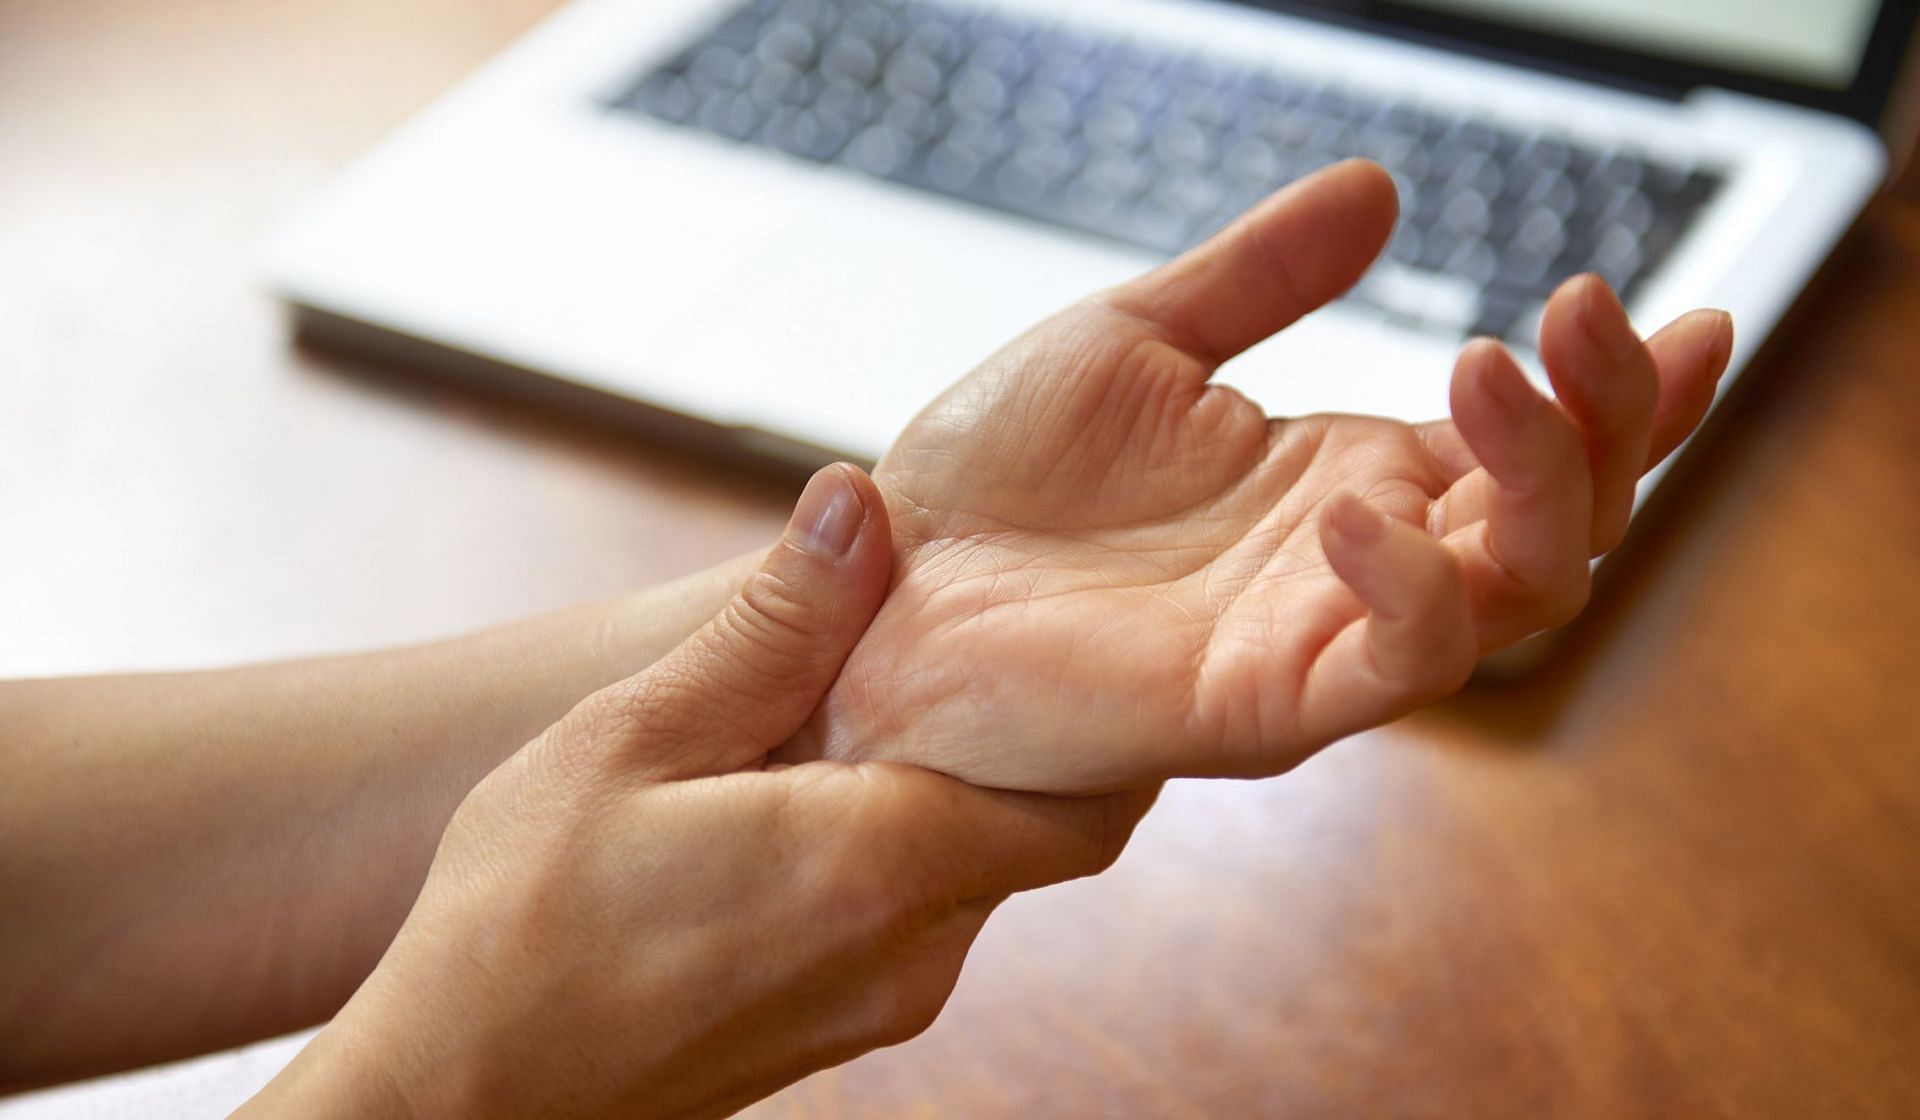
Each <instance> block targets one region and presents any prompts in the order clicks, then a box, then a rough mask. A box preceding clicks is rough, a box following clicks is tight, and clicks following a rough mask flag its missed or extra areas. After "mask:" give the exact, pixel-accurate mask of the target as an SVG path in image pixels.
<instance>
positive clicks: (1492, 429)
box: [783, 161, 1732, 793]
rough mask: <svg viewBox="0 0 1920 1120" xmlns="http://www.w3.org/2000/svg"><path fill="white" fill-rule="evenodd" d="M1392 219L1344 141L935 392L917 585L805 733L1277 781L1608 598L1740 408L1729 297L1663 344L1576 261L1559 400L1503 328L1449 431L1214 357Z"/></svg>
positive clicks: (843, 741) (1051, 787) (903, 466)
mask: <svg viewBox="0 0 1920 1120" xmlns="http://www.w3.org/2000/svg"><path fill="white" fill-rule="evenodd" d="M1394 219H1395V199H1394V192H1393V187H1392V183H1391V180H1390V179H1389V177H1388V176H1387V174H1386V173H1385V172H1384V171H1382V170H1381V169H1380V168H1379V167H1378V166H1377V165H1374V164H1371V163H1367V162H1364V161H1354V162H1350V163H1346V164H1341V165H1338V166H1336V167H1333V168H1330V169H1328V170H1326V171H1324V172H1322V173H1320V174H1319V175H1316V176H1314V177H1312V178H1310V179H1308V180H1305V181H1303V182H1301V183H1299V184H1297V185H1295V186H1293V187H1291V188H1289V189H1287V190H1285V191H1282V192H1281V193H1280V194H1278V195H1276V196H1274V197H1273V198H1271V199H1269V200H1268V201H1267V202H1266V203H1265V204H1263V205H1262V206H1260V207H1258V208H1257V209H1255V210H1254V211H1253V212H1251V213H1249V214H1248V215H1246V216H1245V217H1243V218H1242V219H1241V220H1240V221H1239V222H1238V223H1236V224H1235V225H1234V226H1232V227H1230V228H1229V229H1227V230H1226V231H1224V232H1223V233H1221V234H1220V235H1219V236H1218V237H1216V238H1214V239H1213V240H1212V241H1210V242H1209V243H1207V244H1206V245H1203V246H1201V247H1200V248H1198V249H1196V250H1194V251H1193V252H1191V253H1188V254H1187V255H1185V256H1183V257H1181V258H1179V259H1178V260H1175V261H1173V262H1172V263H1170V264H1168V265H1167V266H1165V267H1164V268H1161V269H1159V270H1156V271H1154V272H1152V273H1149V274H1147V275H1145V276H1143V277H1141V278H1140V279H1138V280H1135V281H1133V282H1131V283H1128V284H1124V285H1122V286H1120V287H1118V288H1116V289H1113V290H1111V291H1108V292H1105V293H1102V294H1100V295H1098V296H1095V297H1093V298H1092V299H1089V300H1087V301H1085V302H1083V303H1080V304H1078V305H1076V306H1074V307H1071V308H1068V309H1067V310H1066V311H1064V312H1062V313H1060V314H1059V315H1056V316H1054V317H1053V318H1051V319H1049V320H1047V321H1046V322H1044V323H1042V324H1040V325H1039V326H1038V327H1036V328H1034V329H1033V330H1032V331H1030V332H1029V333H1028V334H1027V335H1026V336H1025V337H1023V338H1021V339H1019V340H1018V341H1016V342H1014V343H1013V344H1012V345H1011V346H1009V347H1008V348H1006V349H1005V350H1003V351H1001V352H1000V353H999V354H997V355H996V356H994V357H993V358H991V359H989V360H988V361H987V363H986V364H985V365H984V366H982V367H981V368H980V369H978V370H976V371H975V372H974V373H973V374H972V375H971V376H969V377H968V378H966V379H965V380H963V381H962V382H960V383H959V384H958V385H956V386H955V387H954V388H953V389H952V390H951V391H949V392H948V393H947V394H946V395H944V396H943V397H941V398H940V399H939V400H937V401H936V402H934V403H933V404H932V405H931V406H930V407H929V408H928V409H927V410H926V411H924V412H922V413H921V414H920V416H919V417H918V418H917V419H915V420H914V422H913V423H912V424H911V425H910V426H909V427H908V429H907V430H906V432H905V433H904V434H903V435H902V436H901V437H900V440H899V442H898V443H897V444H896V445H895V446H894V448H893V449H892V450H891V451H890V452H889V453H888V454H887V456H886V457H885V458H884V459H883V460H882V461H881V462H880V464H879V466H878V469H877V470H876V471H875V476H874V477H875V479H876V480H877V481H878V482H879V484H880V486H881V489H882V491H883V492H884V493H885V494H886V497H887V502H888V504H889V507H890V508H891V509H892V511H893V518H894V525H895V537H896V549H897V556H896V561H895V574H894V586H893V590H892V593H891V594H890V595H889V597H888V599H887V602H886V605H885V606H884V607H882V608H881V611H880V613H879V615H878V617H877V618H876V619H875V621H874V624H873V627H872V628H871V629H870V630H869V631H868V633H867V635H866V637H865V638H864V639H862V641H861V643H860V645H859V646H858V647H857V648H856V649H855V651H854V653H853V656H852V657H851V658H850V659H849V661H848V663H847V668H846V672H845V673H844V674H843V675H842V677H841V679H840V681H839V682H838V683H836V684H835V686H834V688H833V690H832V691H831V692H830V693H829V694H828V696H827V700H826V702H825V704H823V705H822V707H821V709H820V711H819V712H818V713H817V714H816V716H815V718H814V719H813V720H812V721H811V722H810V724H809V726H808V728H807V729H806V731H805V732H804V733H803V734H802V735H801V736H800V737H799V738H798V739H797V741H796V742H795V743H794V744H792V745H791V746H790V747H789V748H788V749H787V751H786V752H784V754H783V757H786V758H790V759H801V758H815V757H830V758H841V759H889V760H893V761H899V762H910V763H914V764H916V765H920V766H926V767H929V768H931V769H935V770H939V771H941V772H943V773H946V774H950V775H953V776H955V777H959V778H962V779H964V780H966V781H969V782H973V783H976V784H980V785H988V786H997V787H1004V788H1012V789H1026V790H1037V791H1047V792H1056V793H1089V792H1099V791H1106V790H1116V789H1125V788H1130V787H1136V786H1140V785H1143V784H1146V783H1149V782H1153V781H1157V780H1160V779H1163V778H1167V777H1173V776H1189V775H1190V776H1223V775H1230V776H1243V777H1251V776H1264V775H1272V774H1277V773H1281V772H1283V771H1285V770H1287V769H1289V768H1290V767H1292V766H1294V765H1296V764H1298V763H1299V762H1300V761H1301V760H1303V759H1305V758H1306V757H1308V756H1309V755H1310V754H1312V753H1313V752H1314V751H1316V750H1319V749H1320V748H1322V747H1324V746H1326V745H1327V744H1328V743H1330V742H1333V741H1334V740H1336V739H1339V738H1341V737H1343V736H1346V735H1349V734H1351V733H1353V732H1355V731H1358V730H1361V729H1363V728H1366V727H1371V726H1375V725H1378V724H1381V723H1385V722H1387V721H1389V720H1391V719H1393V718H1395V717H1397V716H1399V715H1401V714H1403V713H1405V712H1407V711H1409V710H1411V709H1413V708H1415V707H1417V706H1419V705H1420V704H1423V703H1425V702H1428V701H1430V700H1432V699H1434V698H1436V697H1439V696H1441V695H1444V694H1446V693H1448V692H1451V691H1453V690H1454V689H1456V688H1457V687H1459V685H1460V684H1461V683H1463V682H1464V681H1465V680H1466V678H1467V675H1468V674H1469V673H1470V672H1471V670H1472V667H1473V664H1474V661H1475V659H1476V658H1477V657H1478V656H1479V655H1481V654H1483V653H1487V652H1489V651H1492V650H1496V649H1499V648H1501V647H1503V646H1505V645H1508V644H1511V643H1513V642H1515V641H1517V640H1519V639H1520V638H1523V637H1525V636H1527V635H1529V634H1531V633H1533V632H1535V631H1538V630H1540V629H1543V628H1546V627H1551V626H1555V625H1558V624H1561V623H1564V622H1566V621H1567V620H1569V619H1570V618H1571V617H1572V616H1573V615H1574V614H1575V613H1577V612H1578V611H1579V609H1580V608H1581V606H1582V605H1584V603H1585V601H1586V596H1587V590H1588V573H1589V564H1588V561H1589V559H1590V558H1591V557H1593V556H1596V555H1598V554H1599V553H1601V552H1604V551H1605V550H1607V549H1609V548H1611V547H1613V546H1614V545H1615V544H1617V543H1618V542H1619V540H1620V538H1621V536H1622V534H1623V533H1624V532H1625V529H1626V523H1627V516H1628V513H1629V509H1630V505H1631V502H1632V497H1633V489H1634V483H1635V481H1636V480H1637V479H1638V478H1639V477H1640V475H1641V474H1643V473H1644V472H1645V471H1646V470H1647V469H1649V468H1650V467H1652V466H1653V465H1654V464H1656V463H1657V462H1659V461H1660V460H1661V459H1662V458H1664V457H1665V456H1666V455H1667V454H1668V453H1669V452H1670V451H1672V450H1673V448H1674V447H1675V446H1676V445H1677V444H1678V443H1679V442H1680V441H1681V440H1682V439H1683V438H1684V437H1685V436H1686V435H1687V434H1688V433H1689V432H1690V431H1692V429H1693V428H1694V426H1695V425H1697V424H1698V422H1699V420H1700V418H1701V416H1702V415H1704V413H1705V410H1706V408H1707V405H1708V404H1709V403H1710V402H1711V400H1712V395H1713V390H1714V386H1715V383H1716V381H1717V379H1718V378H1719V376H1720V374H1721V372H1722V371H1723V370H1724V369H1725V366H1726V362H1727V356H1728V354H1729V352H1730V350H1731V347H1732V331H1731V326H1730V323H1729V321H1728V318H1727V316H1726V315H1725V314H1723V313H1720V312H1696V313H1693V314H1690V315H1687V316H1685V317H1683V318H1681V319H1679V320H1677V321H1676V322H1674V323H1672V324H1669V325H1668V326H1667V327H1666V328H1665V329H1663V330H1662V331H1661V332H1660V333H1658V334H1657V335H1655V336H1654V337H1653V338H1651V339H1649V340H1647V341H1645V342H1642V340H1641V339H1640V338H1639V337H1638V336H1637V335H1636V334H1635V333H1634V331H1633V328H1632V326H1631V325H1630V324H1629V323H1628V321H1627V317H1626V314H1625V312H1624V311H1623V310H1622V308H1621V306H1620V304H1619V301H1618V300H1617V299H1615V298H1614V296H1613V294H1612V293H1611V292H1610V291H1609V290H1608V289H1607V288H1606V286H1605V284H1604V283H1602V282H1601V281H1600V280H1598V279H1597V278H1595V277H1590V276H1588V277H1580V278H1576V279H1574V280H1572V281H1569V282H1568V283H1567V284H1566V285H1565V286H1564V287H1562V288H1561V289H1560V290H1559V291H1558V292H1557V293H1555V295H1554V296H1553V298H1552V300H1551V302H1550V303H1549V305H1548V307H1547V311H1546V315H1545V320H1544V323H1543V325H1542V331H1541V349H1542V354H1543V357H1544V360H1545V363H1546V366H1547V369H1548V372H1549V374H1550V375H1551V379H1552V383H1553V386H1554V389H1555V391H1556V395H1557V397H1558V400H1557V401H1556V400H1549V399H1547V398H1545V397H1542V396H1541V395H1540V394H1539V393H1537V392H1536V391H1535V390H1534V389H1533V388H1532V387H1531V385H1530V384H1529V383H1528V382H1527V380H1526V379H1525V376H1524V374H1522V373H1521V371H1520V369H1519V367H1518V366H1517V365H1516V364H1515V363H1514V361H1513V359H1512V357H1511V356H1510V355H1509V354H1508V353H1507V352H1506V351H1505V350H1504V349H1502V348H1501V346H1500V345H1499V344H1498V343H1496V342H1493V341H1491V340H1478V341H1475V342H1473V343H1471V344H1469V345H1468V346H1467V347H1466V348H1465V350H1464V351H1463V352H1462V354H1461V356H1460V359H1459V363H1458V365H1457V368H1456V369H1455V371H1454V375H1453V383H1452V413H1453V415H1452V418H1451V419H1448V420H1443V421H1439V422H1436V423H1431V424H1425V425H1406V424H1401V423H1397V422H1393V421H1388V420H1382V419H1378V418H1374V417H1365V416H1330V415H1319V416H1307V417H1301V418H1297V419H1270V418H1268V417H1267V416H1266V415H1265V413H1264V412H1263V411H1262V410H1260V409H1259V408H1258V407H1257V406H1255V405H1254V404H1252V403H1251V402H1250V401H1248V400H1247V399H1246V398H1245V397H1244V396H1242V395H1241V394H1239V393H1237V392H1235V391H1234V390H1233V389H1231V388H1228V387H1226V386H1222V385H1216V384H1213V383H1211V382H1210V381H1209V378H1210V377H1211V375H1212V374H1213V372H1214V370H1215V369H1217V368H1218V367H1219V366H1220V364H1221V363H1223V362H1225V361H1227V360H1228V359H1230V358H1232V357H1233V356H1234V355H1235V354H1238V353H1239V352H1241V351H1242V350H1245V349H1246V348H1248V347H1249V346H1251V345H1253V344H1254V343H1256V342H1259V341H1260V340H1262V339H1264V338H1266V337H1267V336H1268V335H1270V334H1273V333H1274V332H1276V331H1278V330H1281V329H1283V328H1285V327H1286V326H1287V324H1289V323H1291V322H1293V321H1294V320H1295V319H1297V318H1298V317H1299V316H1301V315H1303V314H1305V313H1307V312H1309V311H1311V310H1313V309H1314V308H1316V307H1318V306H1320V305H1321V304H1323V303H1325V302H1327V301H1328V300H1330V299H1332V298H1334V297H1335V296H1337V295H1338V294H1340V293H1341V292H1343V291H1344V290H1345V289H1346V288H1348V287H1349V286H1351V285H1352V284H1353V282H1354V281H1356V280H1357V279H1358V278H1359V277H1360V275H1361V273H1362V272H1363V271H1364V270H1365V269H1366V267H1367V266H1368V265H1369V264H1370V263H1371V262H1372V260H1373V258H1374V257H1375V255H1377V253H1378V252H1379V250H1380V248H1381V246H1382V245H1384V244H1385V242H1386V240H1387V237H1388V235H1389V234H1390V232H1391V230H1392V228H1393V223H1394Z"/></svg>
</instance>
